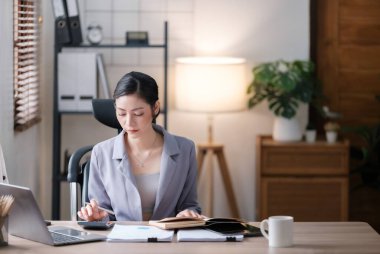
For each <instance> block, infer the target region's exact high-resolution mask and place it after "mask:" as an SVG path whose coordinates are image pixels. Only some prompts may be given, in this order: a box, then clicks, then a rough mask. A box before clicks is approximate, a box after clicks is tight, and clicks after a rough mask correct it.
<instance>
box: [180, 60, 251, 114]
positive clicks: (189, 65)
mask: <svg viewBox="0 0 380 254" xmlns="http://www.w3.org/2000/svg"><path fill="white" fill-rule="evenodd" d="M175 74H176V75H175V96H176V107H177V109H179V110H184V111H192V112H204V113H218V112H230V111H239V110H243V109H244V108H245V105H246V103H245V96H246V86H247V84H246V79H245V78H246V74H245V59H243V58H230V57H182V58H177V59H176V70H175Z"/></svg>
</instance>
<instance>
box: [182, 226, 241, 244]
mask: <svg viewBox="0 0 380 254" xmlns="http://www.w3.org/2000/svg"><path fill="white" fill-rule="evenodd" d="M243 238H244V237H243V235H223V234H220V233H216V232H214V231H211V230H207V229H183V230H179V231H178V233H177V240H178V242H226V241H236V242H238V241H243Z"/></svg>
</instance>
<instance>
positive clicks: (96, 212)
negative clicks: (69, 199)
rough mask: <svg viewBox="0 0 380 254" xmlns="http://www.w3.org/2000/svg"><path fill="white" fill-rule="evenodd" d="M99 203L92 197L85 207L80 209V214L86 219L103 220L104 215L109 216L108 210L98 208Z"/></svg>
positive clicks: (80, 216)
mask: <svg viewBox="0 0 380 254" xmlns="http://www.w3.org/2000/svg"><path fill="white" fill-rule="evenodd" d="M98 207H99V205H98V203H97V202H96V200H95V199H91V201H90V203H89V204H87V205H86V206H85V207H82V208H81V209H80V211H78V213H77V214H78V216H79V218H81V219H82V220H86V221H98V220H102V219H103V218H104V217H106V216H108V213H107V212H106V211H103V210H100V209H98Z"/></svg>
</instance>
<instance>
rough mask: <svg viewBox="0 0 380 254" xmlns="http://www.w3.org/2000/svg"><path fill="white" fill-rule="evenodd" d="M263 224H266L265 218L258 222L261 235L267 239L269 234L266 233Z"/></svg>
mask: <svg viewBox="0 0 380 254" xmlns="http://www.w3.org/2000/svg"><path fill="white" fill-rule="evenodd" d="M265 224H267V225H268V220H267V219H265V220H263V221H262V222H260V231H261V234H263V236H265V238H266V239H269V235H268V234H267V232H265V227H264V226H265Z"/></svg>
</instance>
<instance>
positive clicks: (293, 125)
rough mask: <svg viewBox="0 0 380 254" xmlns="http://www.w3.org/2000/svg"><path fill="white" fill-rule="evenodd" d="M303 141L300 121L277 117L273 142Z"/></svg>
mask: <svg viewBox="0 0 380 254" xmlns="http://www.w3.org/2000/svg"><path fill="white" fill-rule="evenodd" d="M301 139H302V132H301V127H300V124H299V122H298V119H297V118H295V117H293V118H291V119H288V118H285V117H280V116H278V117H276V118H275V119H274V126H273V140H276V141H299V140H301Z"/></svg>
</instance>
